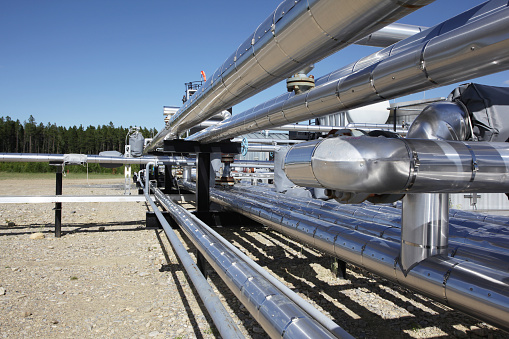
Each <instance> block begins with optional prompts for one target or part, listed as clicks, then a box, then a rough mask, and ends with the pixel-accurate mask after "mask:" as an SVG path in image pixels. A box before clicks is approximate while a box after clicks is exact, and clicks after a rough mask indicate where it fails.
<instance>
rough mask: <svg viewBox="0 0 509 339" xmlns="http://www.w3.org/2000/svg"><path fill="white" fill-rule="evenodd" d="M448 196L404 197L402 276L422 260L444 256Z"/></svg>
mask: <svg viewBox="0 0 509 339" xmlns="http://www.w3.org/2000/svg"><path fill="white" fill-rule="evenodd" d="M448 237H449V194H447V193H421V194H407V195H406V196H405V197H404V198H403V208H402V210H401V258H400V260H401V267H402V268H403V271H404V272H405V274H406V273H407V272H408V271H409V270H410V269H411V268H412V267H413V266H415V265H416V264H418V263H419V262H421V261H422V260H424V259H426V258H428V257H431V256H434V255H437V254H442V255H445V256H447V245H448Z"/></svg>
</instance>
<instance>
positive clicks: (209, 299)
mask: <svg viewBox="0 0 509 339" xmlns="http://www.w3.org/2000/svg"><path fill="white" fill-rule="evenodd" d="M151 165H154V163H149V164H147V170H148V169H149V167H150V166H151ZM148 177H149V176H148V173H147V174H146V178H147V179H146V184H145V187H144V193H145V198H146V199H147V201H148V202H149V203H150V206H152V210H153V211H154V213H155V214H156V216H157V219H159V222H160V223H161V225H162V226H163V229H164V232H165V233H166V236H167V237H168V240H169V241H170V243H171V245H172V247H173V249H174V250H175V253H176V254H177V255H178V257H179V259H180V261H181V262H182V265H183V266H184V268H185V269H186V272H187V274H188V275H189V278H191V281H192V282H193V285H194V286H195V287H196V291H197V292H198V294H199V295H200V298H201V299H202V301H203V304H204V305H205V308H207V310H208V312H209V314H210V316H211V317H212V320H213V321H214V324H215V325H216V327H217V330H218V331H219V333H220V334H221V336H222V337H223V338H245V337H244V335H242V333H241V332H240V330H239V329H238V327H237V325H235V322H234V321H233V319H232V318H231V317H230V315H229V314H228V312H227V311H226V309H225V308H224V306H223V304H221V301H220V300H219V298H218V296H217V295H216V294H215V293H214V290H213V289H212V287H211V286H210V285H209V283H208V282H207V280H206V279H205V277H204V276H203V275H202V274H201V272H200V269H199V268H198V266H197V265H196V264H195V262H194V261H193V259H192V258H191V256H190V255H189V253H188V252H187V250H186V249H185V248H184V246H183V245H182V243H181V242H180V240H179V239H178V237H177V235H176V234H175V232H174V231H173V229H172V228H171V226H170V224H168V222H167V221H166V219H165V218H164V216H163V214H162V213H161V211H159V208H158V207H157V206H156V204H155V203H154V201H153V200H152V199H151V198H150V195H149V192H150V186H149V185H148V183H149V180H148Z"/></svg>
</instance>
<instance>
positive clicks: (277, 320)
mask: <svg viewBox="0 0 509 339" xmlns="http://www.w3.org/2000/svg"><path fill="white" fill-rule="evenodd" d="M152 189H153V190H154V195H155V197H156V199H157V200H158V202H159V203H161V204H162V205H163V206H164V207H165V208H166V209H167V210H168V211H169V212H170V214H171V215H172V217H173V218H174V219H175V220H176V222H177V223H178V224H179V225H180V227H181V229H182V230H183V231H184V232H185V233H186V235H187V236H188V237H189V239H190V240H191V241H192V242H193V243H194V244H195V246H196V247H197V248H198V249H199V250H200V252H201V253H202V254H203V255H204V257H205V258H206V259H207V261H208V262H209V263H210V265H211V266H212V267H213V268H214V269H215V270H216V271H217V273H218V274H219V276H220V277H221V278H222V279H223V280H224V281H225V283H226V284H227V285H228V287H229V288H230V289H231V290H232V292H233V293H234V294H235V295H236V296H237V297H238V298H239V300H240V301H241V302H242V303H243V304H244V305H245V306H246V308H247V309H248V310H249V311H250V313H251V314H252V315H253V317H254V318H255V319H256V320H257V321H258V323H259V324H260V325H261V326H262V327H263V328H264V329H265V331H266V332H267V334H269V335H270V336H271V337H272V338H282V337H283V336H284V337H288V338H303V337H311V338H352V336H350V335H349V334H348V333H346V332H345V331H344V330H343V329H341V327H339V326H338V325H337V324H334V323H333V322H332V321H330V320H329V321H326V320H324V319H322V321H323V322H324V323H326V324H327V327H329V329H327V328H326V327H325V326H323V325H322V324H320V323H318V322H317V321H316V320H315V319H314V318H313V317H310V316H309V314H308V313H307V312H305V311H304V310H303V309H302V308H301V307H300V306H298V305H297V304H296V303H295V302H294V301H292V300H290V299H289V298H288V297H287V295H286V294H285V293H284V292H283V291H281V290H280V289H279V288H278V287H276V286H274V284H272V283H271V282H269V281H268V280H267V279H266V278H265V277H263V276H262V274H260V273H259V272H260V271H261V270H262V269H261V268H260V267H256V268H253V265H256V264H255V263H254V262H252V261H250V262H249V263H248V262H247V261H245V260H243V259H241V258H240V257H239V256H238V255H237V253H234V251H232V249H231V248H230V246H226V240H224V239H222V238H220V236H219V234H217V233H215V232H211V230H209V229H207V228H206V227H205V225H204V224H203V223H201V222H198V221H197V219H196V218H195V217H194V216H192V215H191V214H190V212H188V211H187V210H185V209H184V208H182V207H180V206H178V205H176V204H175V203H174V202H172V201H171V200H170V199H168V198H167V197H166V196H165V195H164V194H163V193H162V192H161V191H160V190H159V189H157V188H152ZM256 266H257V265H256ZM279 287H280V288H282V287H281V285H280V286H279ZM286 289H287V288H285V290H286ZM293 297H294V298H298V296H296V295H293ZM299 302H300V303H302V302H304V301H303V300H300V301H299ZM308 307H311V306H310V305H309V306H308ZM321 318H323V315H322V316H321Z"/></svg>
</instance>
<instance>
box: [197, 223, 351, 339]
mask: <svg viewBox="0 0 509 339" xmlns="http://www.w3.org/2000/svg"><path fill="white" fill-rule="evenodd" d="M190 216H191V219H193V220H194V221H195V222H196V223H198V224H200V225H201V226H202V227H203V228H205V229H206V230H207V231H209V232H210V233H211V234H212V235H214V236H215V237H216V239H217V240H219V241H220V242H221V243H222V244H223V245H224V246H225V247H227V248H228V249H229V250H230V251H232V252H233V253H235V254H236V255H237V256H238V257H239V258H240V259H242V260H244V261H245V262H247V263H248V264H249V265H250V266H251V267H252V268H253V269H254V270H255V271H256V272H257V273H258V274H260V275H261V276H263V277H264V278H265V279H267V281H269V282H270V283H271V284H273V285H274V286H276V287H277V288H278V289H279V290H280V291H281V292H283V293H284V294H286V296H287V297H288V298H290V300H292V301H293V302H294V303H296V304H297V305H298V306H299V307H300V308H302V309H303V310H304V311H306V312H307V313H308V314H309V315H310V316H312V317H313V318H314V319H315V320H316V321H318V322H319V323H320V324H321V325H322V326H323V327H325V328H326V329H328V330H329V331H331V332H332V333H334V334H335V335H336V336H338V337H340V338H353V337H352V336H351V335H350V334H349V333H347V332H346V331H345V330H343V329H342V328H341V327H340V326H339V325H338V324H336V323H335V322H333V321H332V320H330V319H329V318H327V317H326V316H325V315H324V314H323V313H321V312H320V311H318V310H317V309H316V308H314V307H313V306H312V305H311V304H310V303H308V302H307V301H306V300H304V299H302V298H301V297H299V295H298V294H297V293H295V292H294V291H292V290H291V289H289V288H288V287H287V286H286V285H284V284H283V283H282V282H280V281H279V280H277V279H276V278H274V277H273V276H272V275H271V274H270V273H269V272H267V271H266V270H264V269H263V268H261V267H260V266H259V265H258V264H257V263H255V262H254V261H253V260H251V258H249V257H248V256H247V255H245V254H244V253H242V251H240V250H239V249H238V248H237V247H235V246H233V245H232V244H231V243H230V242H228V241H227V240H226V239H224V238H223V237H222V236H220V235H219V234H218V233H217V232H216V231H214V230H213V229H212V228H211V227H209V226H207V225H206V224H205V223H204V222H203V221H201V220H200V219H198V218H197V217H196V216H195V215H193V214H190Z"/></svg>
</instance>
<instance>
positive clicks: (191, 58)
mask: <svg viewBox="0 0 509 339" xmlns="http://www.w3.org/2000/svg"><path fill="white" fill-rule="evenodd" d="M279 2H280V1H279V0H257V1H245V0H241V1H238V0H237V1H233V0H222V1H201V0H195V1H170V0H149V1H139V0H138V1H132V0H108V1H104V0H87V1H85V0H81V1H78V0H74V1H69V0H46V1H41V0H31V1H29V0H16V1H12V0H0V32H1V35H0V116H7V115H8V116H10V117H11V118H12V119H19V120H20V121H24V120H27V119H28V117H29V116H30V115H33V116H34V117H35V119H36V121H37V122H42V123H44V124H46V123H48V122H52V123H53V122H54V123H57V124H59V125H64V126H72V125H79V124H83V125H84V126H88V125H103V124H108V123H109V122H110V121H112V122H113V123H114V124H115V125H116V126H119V125H123V126H124V127H125V126H130V125H138V126H140V125H141V126H145V127H149V128H150V127H155V128H157V129H161V128H162V127H163V116H162V108H163V106H165V105H170V106H172V105H173V106H178V105H180V104H181V98H182V95H183V94H184V83H185V82H188V81H192V80H199V79H200V71H201V70H203V71H205V72H206V74H207V75H212V73H213V72H214V71H215V70H216V68H218V67H219V66H220V65H221V64H222V63H223V61H224V60H225V59H226V58H227V57H228V56H229V55H230V54H231V53H233V51H234V50H235V49H236V48H237V47H238V45H239V44H240V43H242V42H243V41H244V40H245V39H246V38H247V36H248V35H249V34H251V33H252V32H253V31H254V30H255V29H256V27H257V26H258V24H260V23H261V22H262V21H263V20H264V19H265V18H266V17H267V16H268V15H269V14H270V13H271V12H272V11H273V10H274V9H275V8H276V7H277V5H278V4H279ZM481 2H482V1H478V0H436V1H435V2H434V3H433V4H431V5H429V6H427V7H425V8H423V9H421V10H419V11H418V12H416V13H414V14H411V15H409V16H407V17H405V18H404V19H402V20H400V21H399V22H402V23H409V24H417V25H424V26H432V25H434V24H437V23H439V22H441V21H443V20H445V19H447V18H449V17H452V16H454V15H456V14H459V13H461V12H463V11H465V10H467V9H469V8H471V7H473V6H475V5H477V4H479V3H481ZM374 51H376V49H375V48H371V47H365V46H351V47H348V48H346V49H344V50H342V51H340V52H338V53H336V54H335V55H333V56H331V57H329V58H327V59H325V60H323V61H321V62H320V63H318V64H317V65H316V68H315V69H314V71H313V74H314V75H315V76H317V77H319V76H321V75H323V74H325V73H328V72H330V71H333V70H335V69H337V68H340V67H342V66H344V65H346V64H348V63H350V62H352V61H355V60H357V59H359V58H360V57H363V56H365V55H368V54H371V53H373V52H374ZM507 80H509V73H508V72H502V73H498V74H496V75H491V76H488V77H484V78H482V79H479V80H477V81H478V82H481V83H485V84H489V85H493V86H505V85H506V84H505V82H506V81H507ZM454 87H455V86H454V85H451V86H447V87H444V88H442V89H435V90H432V91H429V92H427V93H426V97H427V98H431V97H436V96H446V95H447V94H448V93H449V92H450V91H451V89H452V88H454ZM285 91H286V88H285V85H284V83H280V84H277V85H275V86H273V87H272V88H270V89H268V90H266V91H264V92H262V93H260V94H258V95H256V96H254V97H252V98H250V99H248V100H246V101H245V102H243V103H241V104H239V105H237V106H235V107H234V112H241V111H243V110H245V109H247V108H249V107H252V106H254V105H256V104H258V103H260V102H261V101H265V100H268V99H270V98H272V97H274V96H276V95H279V94H281V93H283V92H285ZM423 96H424V95H423V94H418V95H413V96H412V97H410V99H417V98H422V97H423Z"/></svg>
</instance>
